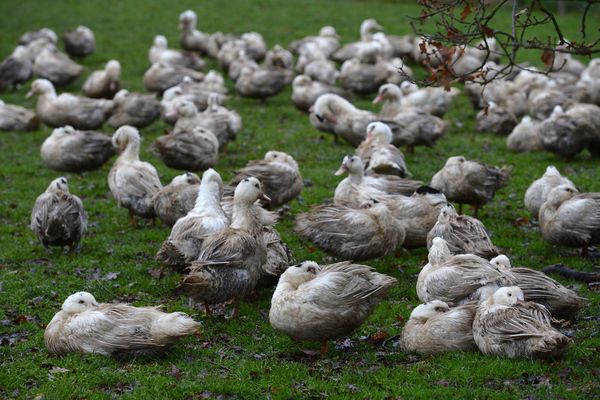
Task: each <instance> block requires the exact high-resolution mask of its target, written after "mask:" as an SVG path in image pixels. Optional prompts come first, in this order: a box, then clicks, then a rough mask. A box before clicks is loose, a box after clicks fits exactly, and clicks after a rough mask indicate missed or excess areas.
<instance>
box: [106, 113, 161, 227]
mask: <svg viewBox="0 0 600 400" xmlns="http://www.w3.org/2000/svg"><path fill="white" fill-rule="evenodd" d="M140 141H141V139H140V134H139V132H138V130H137V129H136V128H134V127H133V126H129V125H124V126H122V127H120V128H119V129H117V131H116V132H115V134H114V135H113V137H112V142H113V146H115V147H116V148H118V149H119V150H120V151H121V154H120V155H119V158H117V161H115V163H114V164H113V166H112V168H111V169H110V172H109V173H108V187H109V188H110V191H111V193H112V195H113V196H114V198H115V199H116V200H117V204H118V205H119V207H123V208H127V210H129V223H130V224H135V216H139V217H142V218H154V217H155V215H156V214H155V212H154V205H153V202H152V199H153V197H154V195H155V194H156V193H158V192H159V191H160V190H161V189H162V187H163V186H162V184H161V183H160V178H159V177H158V173H157V172H156V168H154V166H153V165H152V164H150V163H148V162H145V161H140Z"/></svg>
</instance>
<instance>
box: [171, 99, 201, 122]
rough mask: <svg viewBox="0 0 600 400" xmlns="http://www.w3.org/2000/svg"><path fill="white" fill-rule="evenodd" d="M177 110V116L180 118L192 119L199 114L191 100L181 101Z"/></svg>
mask: <svg viewBox="0 0 600 400" xmlns="http://www.w3.org/2000/svg"><path fill="white" fill-rule="evenodd" d="M176 109H177V115H179V117H180V118H191V117H193V116H195V115H196V114H198V109H197V108H196V105H195V104H194V102H192V101H190V100H181V101H179V102H178V104H177V107H176Z"/></svg>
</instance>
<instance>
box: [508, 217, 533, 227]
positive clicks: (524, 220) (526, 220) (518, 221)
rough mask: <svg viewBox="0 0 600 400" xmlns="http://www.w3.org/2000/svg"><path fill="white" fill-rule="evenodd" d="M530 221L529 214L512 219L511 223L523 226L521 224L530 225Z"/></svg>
mask: <svg viewBox="0 0 600 400" xmlns="http://www.w3.org/2000/svg"><path fill="white" fill-rule="evenodd" d="M529 223H530V221H529V218H528V217H527V216H524V217H520V218H517V219H515V220H514V221H512V222H511V223H510V224H511V225H512V226H521V225H529Z"/></svg>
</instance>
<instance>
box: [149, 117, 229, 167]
mask: <svg viewBox="0 0 600 400" xmlns="http://www.w3.org/2000/svg"><path fill="white" fill-rule="evenodd" d="M152 151H153V152H154V153H155V154H156V155H157V157H159V158H160V159H161V160H163V162H164V163H165V165H166V166H168V167H171V168H176V169H182V170H188V171H204V170H206V169H207V168H210V167H212V166H214V165H215V164H216V163H217V161H218V159H219V140H218V139H217V137H216V136H215V134H214V133H212V132H211V131H210V130H208V129H205V128H203V127H201V126H197V127H195V128H194V129H193V130H192V131H191V132H186V131H175V130H173V131H171V133H169V134H168V135H162V136H159V137H158V138H157V139H156V140H155V141H154V142H152Z"/></svg>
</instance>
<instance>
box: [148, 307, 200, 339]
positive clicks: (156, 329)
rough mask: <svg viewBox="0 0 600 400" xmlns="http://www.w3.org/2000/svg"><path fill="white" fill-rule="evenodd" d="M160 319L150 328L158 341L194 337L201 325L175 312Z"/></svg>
mask: <svg viewBox="0 0 600 400" xmlns="http://www.w3.org/2000/svg"><path fill="white" fill-rule="evenodd" d="M161 314H162V315H161V316H160V317H158V318H157V319H156V320H155V321H154V322H153V323H152V326H151V327H150V333H151V335H152V337H153V338H155V339H156V340H159V341H161V340H165V341H168V340H169V339H174V338H178V337H183V336H189V335H193V334H195V333H196V332H198V330H199V329H200V324H199V323H198V322H196V321H194V320H193V319H192V318H190V317H189V316H188V315H187V314H184V313H181V312H174V313H170V314H164V313H161Z"/></svg>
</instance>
